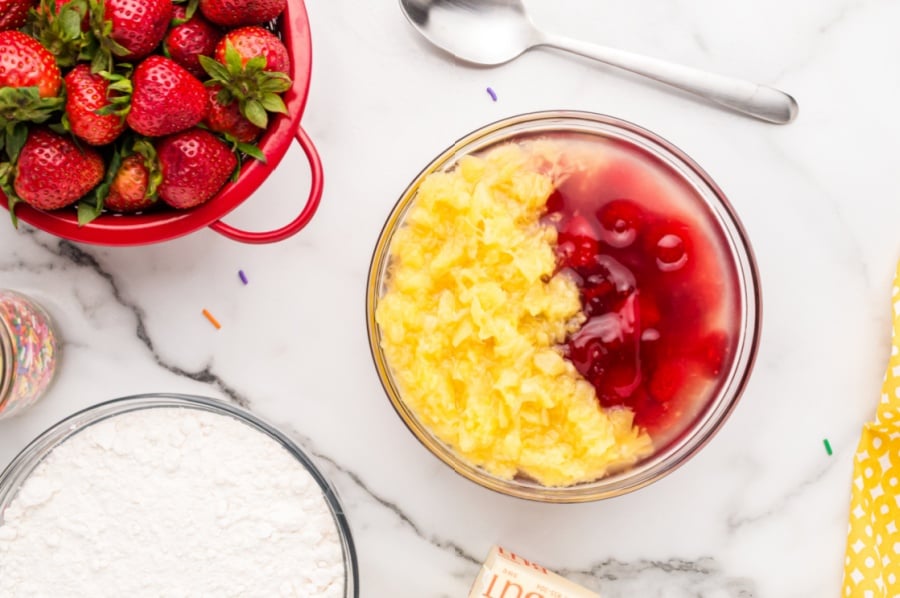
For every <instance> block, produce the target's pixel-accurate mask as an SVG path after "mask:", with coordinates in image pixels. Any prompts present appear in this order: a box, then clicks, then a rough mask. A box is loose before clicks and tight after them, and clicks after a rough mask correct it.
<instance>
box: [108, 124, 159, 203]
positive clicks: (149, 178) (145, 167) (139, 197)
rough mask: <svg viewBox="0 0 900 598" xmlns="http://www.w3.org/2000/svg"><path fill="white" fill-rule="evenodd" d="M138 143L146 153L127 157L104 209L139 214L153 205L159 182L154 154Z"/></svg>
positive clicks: (111, 188) (150, 147) (114, 177)
mask: <svg viewBox="0 0 900 598" xmlns="http://www.w3.org/2000/svg"><path fill="white" fill-rule="evenodd" d="M138 143H143V144H145V145H146V149H143V150H140V151H141V153H137V152H136V153H133V154H131V155H129V156H126V157H125V159H124V160H122V164H121V166H119V168H118V170H117V171H116V173H115V174H114V175H113V179H112V183H110V187H109V195H107V196H106V200H105V205H106V207H107V208H108V209H110V210H113V211H114V212H139V211H141V210H146V209H147V208H149V207H150V206H152V205H153V204H154V203H156V198H157V195H156V189H157V187H158V186H159V183H160V180H161V174H160V172H159V167H158V165H157V163H156V151H155V150H154V148H153V146H152V145H150V144H149V143H147V142H146V141H144V142H138ZM142 153H143V154H144V155H142Z"/></svg>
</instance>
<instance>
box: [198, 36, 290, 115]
mask: <svg viewBox="0 0 900 598" xmlns="http://www.w3.org/2000/svg"><path fill="white" fill-rule="evenodd" d="M200 64H201V65H203V68H204V69H205V70H206V72H207V73H208V74H209V76H210V80H209V81H207V82H206V84H207V85H210V86H219V87H221V88H222V90H221V91H219V92H218V93H217V94H216V98H217V99H218V101H219V103H220V104H222V105H223V106H227V105H229V104H231V103H232V101H237V103H238V106H239V107H240V111H241V114H243V115H244V117H246V118H247V120H249V121H250V122H251V123H253V124H254V125H256V126H257V127H259V128H261V129H265V128H266V127H267V126H268V118H269V117H268V114H266V113H267V112H280V113H282V114H286V113H287V108H286V107H285V105H284V102H283V101H282V100H281V96H280V95H279V94H281V93H284V92H285V91H287V90H288V89H289V88H290V86H291V79H290V77H288V75H287V73H288V71H290V60H289V58H288V53H287V49H285V47H284V44H282V43H281V40H279V39H278V38H277V37H275V36H274V35H272V33H270V32H269V31H267V30H265V29H263V28H262V27H242V28H240V29H235V30H233V31H229V32H228V33H226V34H225V36H224V37H222V39H221V40H220V41H219V44H218V46H216V59H215V60H211V59H209V58H206V57H205V56H201V57H200Z"/></svg>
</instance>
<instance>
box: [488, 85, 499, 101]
mask: <svg viewBox="0 0 900 598" xmlns="http://www.w3.org/2000/svg"><path fill="white" fill-rule="evenodd" d="M486 91H487V92H488V95H489V96H491V99H492V100H494V101H495V102H496V101H497V92H496V91H494V90H493V89H491V88H490V87H488V88H487V90H486Z"/></svg>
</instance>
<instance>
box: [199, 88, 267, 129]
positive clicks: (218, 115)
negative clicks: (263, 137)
mask: <svg viewBox="0 0 900 598" xmlns="http://www.w3.org/2000/svg"><path fill="white" fill-rule="evenodd" d="M208 89H209V112H207V113H206V118H205V119H203V122H204V124H206V126H207V127H209V128H210V129H211V130H213V131H216V132H218V133H224V134H226V135H229V136H231V137H233V138H234V139H236V140H238V141H240V142H241V143H253V142H254V141H256V139H257V138H258V137H259V136H260V134H261V133H262V132H263V130H262V129H260V128H259V127H257V126H256V125H254V124H253V123H252V122H250V121H249V120H247V118H246V117H245V116H244V115H243V114H241V108H240V105H239V104H238V102H237V101H234V100H232V101H231V102H229V103H228V104H221V103H220V102H219V100H218V99H217V96H218V94H219V92H221V91H222V88H221V87H219V86H218V85H213V86H212V87H209V88H208Z"/></svg>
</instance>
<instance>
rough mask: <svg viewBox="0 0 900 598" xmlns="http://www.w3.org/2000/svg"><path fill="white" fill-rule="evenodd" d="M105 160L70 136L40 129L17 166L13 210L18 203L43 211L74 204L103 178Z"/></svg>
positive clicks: (31, 134)
mask: <svg viewBox="0 0 900 598" xmlns="http://www.w3.org/2000/svg"><path fill="white" fill-rule="evenodd" d="M103 171H104V165H103V158H101V157H100V154H99V153H97V151H96V150H94V149H91V148H79V147H78V146H77V145H75V142H74V141H72V139H70V138H69V137H64V136H62V135H58V134H56V133H54V132H53V131H51V130H49V129H46V128H43V127H39V128H35V129H33V130H32V131H31V132H30V133H29V134H28V139H27V140H26V141H25V145H24V146H23V147H22V151H21V152H20V153H19V157H18V161H17V162H16V165H15V179H14V182H13V188H14V189H15V197H11V198H9V200H10V211H12V208H13V207H14V206H15V203H16V200H17V199H20V200H22V201H24V202H25V203H27V204H29V205H31V206H34V207H35V208H38V209H41V210H56V209H58V208H62V207H65V206H67V205H69V204H72V203H74V202H75V201H76V200H77V199H78V198H80V197H81V196H83V195H85V194H87V193H88V191H90V190H91V189H93V188H94V187H95V186H96V185H97V184H98V183H99V182H100V181H101V180H102V179H103Z"/></svg>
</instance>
